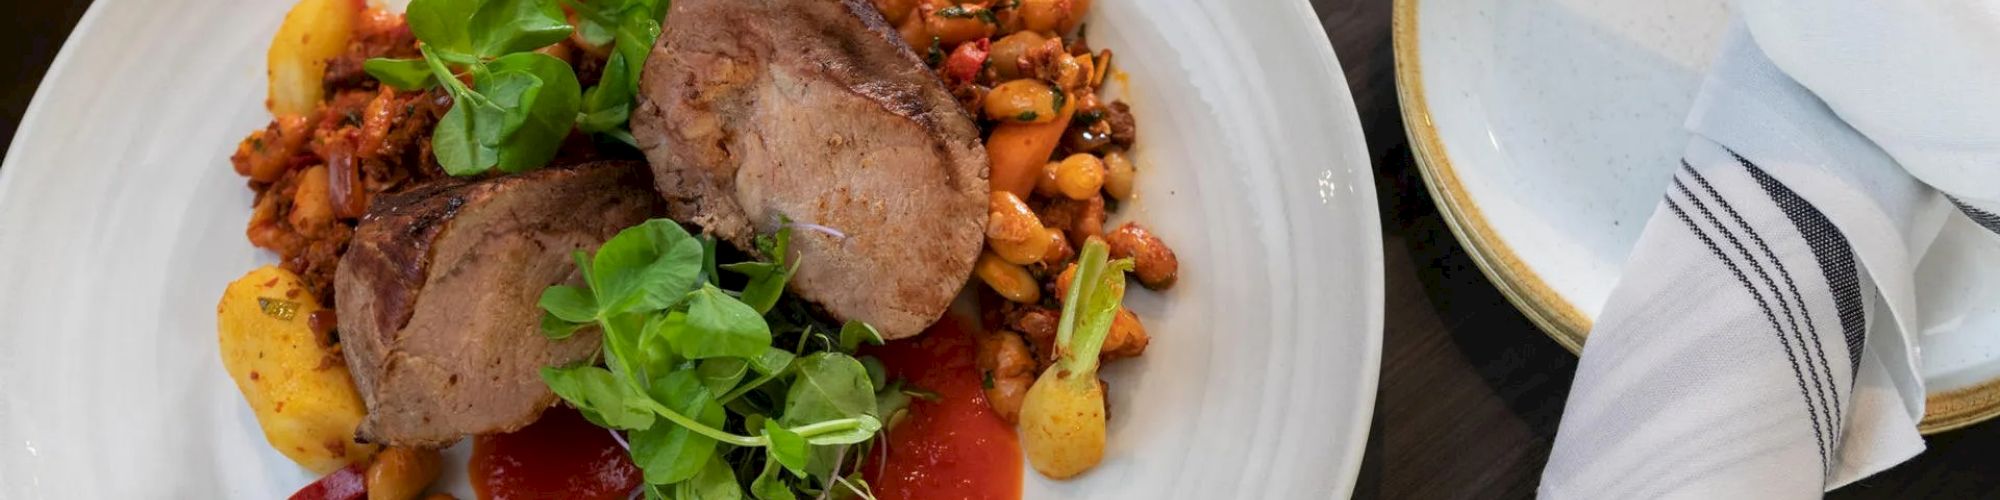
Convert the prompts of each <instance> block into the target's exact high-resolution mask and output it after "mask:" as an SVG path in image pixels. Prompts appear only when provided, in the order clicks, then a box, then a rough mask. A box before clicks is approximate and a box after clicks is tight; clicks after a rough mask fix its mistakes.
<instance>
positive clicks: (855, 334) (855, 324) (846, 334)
mask: <svg viewBox="0 0 2000 500" xmlns="http://www.w3.org/2000/svg"><path fill="white" fill-rule="evenodd" d="M862 342H867V343H869V344H874V345H882V342H883V340H882V332H879V331H876V330H875V327H874V326H873V325H869V324H868V323H865V322H861V321H853V320H849V321H848V322H847V324H845V325H841V327H840V350H842V351H847V352H854V350H855V349H856V348H859V347H861V343H862Z"/></svg>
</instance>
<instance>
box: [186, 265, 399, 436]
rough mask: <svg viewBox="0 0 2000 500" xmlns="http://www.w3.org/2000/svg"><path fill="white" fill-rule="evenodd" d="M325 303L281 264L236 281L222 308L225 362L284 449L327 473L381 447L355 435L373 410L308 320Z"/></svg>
mask: <svg viewBox="0 0 2000 500" xmlns="http://www.w3.org/2000/svg"><path fill="white" fill-rule="evenodd" d="M319 310H320V305H319V304H318V303H317V302H315V301H314V300H313V296H312V293H311V292H308V291H306V289H305V285H304V284H303V283H301V282H300V281H299V277H298V276H297V275H294V274H292V273H291V272H289V271H285V270H283V269H279V268H277V267H272V266H265V267H261V268H258V269H257V270H254V271H250V273H249V274H245V275H243V277H242V278H240V279H238V280H236V282H234V283H230V284H229V288H228V289H227V290H225V291H223V293H222V303H221V304H219V305H217V306H216V308H215V314H216V318H215V319H216V321H215V323H216V327H217V330H218V335H217V337H218V341H219V343H220V344H221V347H222V348H221V351H222V366H223V367H224V368H226V369H228V370H229V378H231V379H235V381H236V388H237V390H240V391H242V392H243V399H244V400H246V401H248V402H249V403H250V408H251V409H252V410H255V411H256V413H257V424H258V425H259V426H261V427H263V428H264V439H265V440H267V441H270V443H271V446H272V447H273V448H277V449H278V452H279V453H283V454H284V455H285V457H287V458H290V459H292V461H293V462H297V463H298V464H299V466H301V467H305V468H306V469H310V470H312V471H313V472H316V473H320V474H325V473H328V472H332V471H334V470H336V469H339V468H341V467H345V466H347V465H348V464H352V463H366V462H367V460H368V459H369V458H370V457H371V456H373V455H374V453H375V451H376V449H377V447H376V446H375V445H367V444H361V443H356V442H354V428H355V426H357V425H360V423H361V417H362V416H363V415H364V414H366V413H367V410H366V408H365V407H363V406H362V403H361V395H360V393H359V392H357V391H356V390H355V389H354V380H353V379H352V378H350V377H349V376H348V374H347V363H346V361H345V360H344V359H342V358H341V354H340V352H339V351H338V350H336V349H335V348H333V346H329V345H325V344H324V343H323V342H324V340H322V339H320V338H319V336H318V335H315V334H314V333H313V331H312V328H311V327H310V326H309V325H308V322H309V318H311V317H312V314H313V313H314V312H316V311H319Z"/></svg>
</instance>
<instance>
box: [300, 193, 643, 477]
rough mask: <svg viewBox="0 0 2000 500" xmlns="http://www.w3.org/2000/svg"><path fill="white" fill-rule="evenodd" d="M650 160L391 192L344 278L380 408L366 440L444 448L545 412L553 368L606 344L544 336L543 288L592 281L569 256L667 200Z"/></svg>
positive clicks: (365, 370)
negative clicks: (545, 373) (544, 372)
mask: <svg viewBox="0 0 2000 500" xmlns="http://www.w3.org/2000/svg"><path fill="white" fill-rule="evenodd" d="M661 205H662V202H661V201H660V197H659V194H658V193H655V192H654V191H653V189H652V187H651V183H650V177H649V176H648V175H647V172H646V166H645V165H644V164H642V163H639V162H631V161H627V162H597V163H588V164H583V165H577V166H572V167H552V168H546V169H542V170H538V171H534V172H530V173H526V174H521V175H515V176H509V177H499V178H493V179H487V180H483V181H477V182H468V181H459V180H446V181H441V182H439V183H435V184H430V185H426V186H422V187H418V188H415V189H414V190H412V191H408V192H404V193H400V194H394V195H384V196H381V197H379V198H378V199H377V200H376V201H375V203H374V204H373V206H372V207H370V210H369V213H368V215H367V216H366V217H364V218H363V219H362V220H361V224H360V226H358V227H357V228H356V229H355V232H354V239H353V243H352V244H351V245H350V246H349V247H348V250H347V254H346V255H345V256H344V257H342V259H341V262H340V266H339V271H338V274H337V275H336V278H335V280H334V294H335V296H336V297H337V298H338V303H339V304H340V309H339V324H340V330H339V332H340V340H341V343H342V345H343V346H344V347H343V349H344V350H345V351H346V356H347V366H348V368H349V370H350V371H351V372H353V374H354V385H355V387H357V388H359V389H360V390H361V396H362V399H363V400H364V402H366V403H367V406H368V416H367V418H366V419H364V420H363V421H362V423H361V428H360V429H359V431H358V434H359V437H361V438H362V439H365V440H368V441H371V442H376V443H385V444H390V445H396V446H418V447H430V446H444V445H448V444H451V443H452V442H455V441H457V440H458V439H459V438H461V437H463V436H466V435H469V434H480V433H489V432H504V431H511V430H515V429H519V428H521V427H522V426H526V425H528V424H529V423H531V422H534V420H535V418H536V417H537V416H539V415H541V412H542V410H543V409H544V408H547V407H548V406H549V405H551V404H553V403H554V402H555V400H556V397H555V394H554V393H551V392H549V389H548V387H547V386H546V385H544V384H543V383H542V380H541V377H540V375H539V370H540V369H541V368H542V367H544V366H555V365H566V364H571V363H576V362H579V361H582V360H585V359H587V358H589V357H590V356H592V355H594V354H595V353H597V350H598V345H599V344H598V343H599V338H598V335H597V333H595V332H594V331H583V332H578V333H577V334H576V335H575V336H573V337H570V338H568V339H565V340H561V341H552V340H549V339H547V338H545V337H543V336H542V334H541V331H540V321H541V318H542V310H541V309H540V308H539V307H538V306H537V305H536V303H537V301H538V300H539V298H540V297H541V294H542V289H543V288H546V287H548V286H549V285H553V284H557V283H565V282H569V283H581V280H580V279H579V278H578V276H579V275H578V274H577V273H576V266H575V264H574V261H573V260H572V259H571V258H570V254H571V253H572V252H574V251H577V250H586V251H588V250H594V249H595V248H596V247H597V246H598V245H600V244H602V243H603V242H604V241H605V240H607V239H610V238H611V236H612V235H614V234H617V232H618V231H619V230H621V229H624V228H626V227H628V226H631V225H633V224H637V223H639V222H641V221H644V220H645V219H646V218H648V217H651V216H654V215H655V214H658V213H660V212H661V210H662V207H661Z"/></svg>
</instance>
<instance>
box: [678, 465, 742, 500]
mask: <svg viewBox="0 0 2000 500" xmlns="http://www.w3.org/2000/svg"><path fill="white" fill-rule="evenodd" d="M683 484H684V485H685V486H686V488H685V493H686V494H685V495H683V496H682V497H681V498H690V499H692V498H699V499H701V500H740V499H742V498H743V486H742V485H741V484H738V483H737V482H736V470H735V469H731V468H730V467H729V462H726V461H724V460H723V459H722V456H721V455H716V456H713V457H710V458H709V459H708V463H707V464H706V465H704V466H702V468H701V472H699V473H697V474H695V475H694V477H693V478H691V479H689V480H688V482H686V483H683Z"/></svg>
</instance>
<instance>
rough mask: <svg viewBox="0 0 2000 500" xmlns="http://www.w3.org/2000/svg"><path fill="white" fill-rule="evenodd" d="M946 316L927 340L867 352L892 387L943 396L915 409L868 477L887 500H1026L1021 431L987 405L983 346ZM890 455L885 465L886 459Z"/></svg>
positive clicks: (865, 469)
mask: <svg viewBox="0 0 2000 500" xmlns="http://www.w3.org/2000/svg"><path fill="white" fill-rule="evenodd" d="M974 342H975V340H974V339H973V338H972V334H971V333H970V332H968V331H966V330H964V329H963V328H962V326H961V324H960V322H959V321H958V320H957V319H956V318H952V317H950V316H947V317H946V318H945V319H944V320H943V321H939V322H938V324H937V325H934V326H932V327H931V328H930V330H929V331H927V332H925V334H924V335H922V336H919V337H917V338H915V339H912V340H903V341H897V342H891V343H889V344H888V345H884V346H879V347H874V348H870V349H866V350H864V351H863V353H862V354H867V355H872V356H875V357H876V358H878V359H881V360H882V364H883V365H884V366H885V367H887V368H888V371H889V377H890V380H895V379H899V378H900V379H902V380H903V383H905V384H908V385H911V386H915V387H918V388H922V389H924V390H928V391H932V392H936V393H937V394H938V396H939V398H938V400H937V401H935V402H931V401H924V400H922V399H916V400H912V401H911V402H910V412H909V414H908V415H907V416H905V417H904V419H903V421H902V422H900V423H898V424H897V425H896V427H895V428H893V429H890V430H889V438H888V440H887V442H886V443H878V444H877V446H878V447H879V446H883V445H886V446H887V447H888V451H887V452H886V453H885V452H883V451H882V450H880V449H879V448H878V449H877V450H876V451H875V453H874V456H872V457H869V461H868V463H866V464H863V466H862V474H863V475H864V477H865V478H866V479H867V480H868V484H869V485H871V486H872V487H873V488H874V490H875V495H876V497H878V498H880V499H881V500H904V499H924V500H933V499H936V500H949V499H1007V500H1017V499H1019V498H1021V446H1020V443H1018V442H1017V441H1015V438H1014V427H1013V426H1012V425H1009V424H1008V423H1007V422H1006V421H1003V420H1001V419H1000V416H999V415H996V414H994V413H993V410H992V409H991V408H988V407H987V406H986V392H985V389H984V387H982V386H981V384H980V378H979V369H978V367H977V366H976V365H975V364H974V362H975V361H974V360H975V359H976V358H975V357H976V356H977V355H978V346H977V345H975V344H974ZM884 455H886V457H887V458H886V460H885V459H884Z"/></svg>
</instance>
